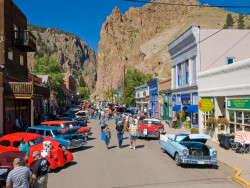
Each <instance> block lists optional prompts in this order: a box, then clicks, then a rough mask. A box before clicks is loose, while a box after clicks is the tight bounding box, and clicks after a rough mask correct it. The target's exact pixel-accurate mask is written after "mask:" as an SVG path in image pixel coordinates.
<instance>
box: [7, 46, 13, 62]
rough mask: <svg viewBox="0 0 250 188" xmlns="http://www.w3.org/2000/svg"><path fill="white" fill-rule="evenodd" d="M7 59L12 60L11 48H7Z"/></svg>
mask: <svg viewBox="0 0 250 188" xmlns="http://www.w3.org/2000/svg"><path fill="white" fill-rule="evenodd" d="M8 59H9V60H11V61H13V60H14V54H13V50H12V49H11V48H8Z"/></svg>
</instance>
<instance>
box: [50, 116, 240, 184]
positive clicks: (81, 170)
mask: <svg viewBox="0 0 250 188" xmlns="http://www.w3.org/2000/svg"><path fill="white" fill-rule="evenodd" d="M108 125H109V127H110V128H111V129H113V128H114V125H115V124H114V120H111V121H108ZM88 126H91V127H93V128H92V130H93V136H91V137H90V139H89V141H88V144H87V146H84V147H83V148H81V149H76V150H73V151H72V153H73V155H74V162H71V163H69V164H68V165H66V166H65V167H64V168H61V169H58V170H56V171H54V172H51V173H50V174H49V183H48V187H49V188H57V187H58V188H64V187H65V188H68V187H70V188H78V187H79V188H80V187H86V188H92V187H93V188H100V187H101V188H102V187H104V188H106V187H107V188H111V187H116V188H123V187H138V188H139V187H146V188H149V187H150V188H151V187H152V188H154V187H156V188H158V187H192V188H196V187H197V188H198V187H223V188H225V187H227V188H231V187H241V186H240V185H239V184H237V183H236V182H234V181H233V176H234V175H235V173H234V172H233V170H232V168H231V167H229V166H227V165H225V164H222V163H218V166H217V167H210V166H199V165H194V166H191V165H185V166H181V167H178V166H176V165H175V162H174V160H173V159H172V158H171V157H170V156H169V155H168V154H166V153H163V152H162V151H161V148H160V145H159V141H158V140H152V139H139V140H138V141H137V146H138V147H137V149H136V150H133V149H130V148H129V134H128V133H125V134H124V137H125V139H124V141H123V148H122V149H119V148H118V147H117V137H116V134H115V132H113V133H112V138H111V143H110V149H109V150H106V148H105V144H104V142H103V141H102V140H101V130H100V127H99V121H98V120H90V121H89V124H88Z"/></svg>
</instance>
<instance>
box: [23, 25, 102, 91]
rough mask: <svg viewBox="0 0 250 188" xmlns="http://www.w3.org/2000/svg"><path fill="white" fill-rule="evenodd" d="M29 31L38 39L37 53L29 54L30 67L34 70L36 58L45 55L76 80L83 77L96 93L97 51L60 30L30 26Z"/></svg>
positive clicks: (90, 88) (74, 36)
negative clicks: (50, 57)
mask: <svg viewBox="0 0 250 188" xmlns="http://www.w3.org/2000/svg"><path fill="white" fill-rule="evenodd" d="M28 29H29V30H31V31H32V33H33V34H34V35H35V36H36V38H37V52H35V53H28V67H29V69H32V66H33V63H34V60H35V57H36V56H38V57H42V56H43V55H44V54H47V55H49V56H52V57H55V58H56V59H57V60H58V61H59V62H60V63H61V65H62V68H63V69H64V71H65V72H69V73H70V74H71V75H72V76H73V77H74V78H75V79H76V80H77V79H78V78H79V76H80V75H83V77H84V81H85V82H86V83H87V84H88V88H89V90H90V92H91V93H93V92H94V91H95V86H96V79H97V61H96V55H95V51H94V50H93V49H91V48H90V47H89V46H88V45H87V44H86V43H85V42H83V41H82V40H80V38H79V37H77V36H76V35H74V34H71V33H68V32H63V31H62V30H59V29H53V28H44V27H39V26H35V25H31V24H29V28H28Z"/></svg>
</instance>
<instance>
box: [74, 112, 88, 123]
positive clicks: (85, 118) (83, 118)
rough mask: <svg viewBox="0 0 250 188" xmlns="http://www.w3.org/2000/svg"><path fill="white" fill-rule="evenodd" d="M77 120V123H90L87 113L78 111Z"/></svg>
mask: <svg viewBox="0 0 250 188" xmlns="http://www.w3.org/2000/svg"><path fill="white" fill-rule="evenodd" d="M75 116H76V117H75V120H76V121H83V122H85V123H87V121H88V119H89V118H88V115H87V114H86V112H85V111H78V112H76V113H75Z"/></svg>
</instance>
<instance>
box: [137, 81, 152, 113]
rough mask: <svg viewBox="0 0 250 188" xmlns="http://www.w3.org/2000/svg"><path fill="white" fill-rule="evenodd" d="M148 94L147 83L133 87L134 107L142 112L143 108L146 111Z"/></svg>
mask: <svg viewBox="0 0 250 188" xmlns="http://www.w3.org/2000/svg"><path fill="white" fill-rule="evenodd" d="M148 96H149V87H148V84H143V85H141V86H138V87H136V88H135V98H136V108H137V109H139V110H141V111H143V112H144V108H146V109H147V112H148V104H149V101H148Z"/></svg>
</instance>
